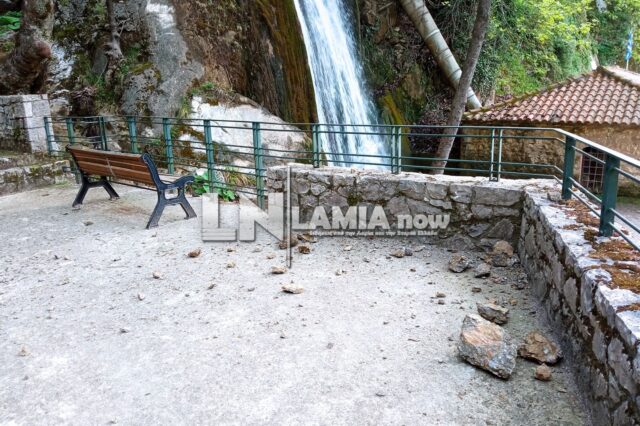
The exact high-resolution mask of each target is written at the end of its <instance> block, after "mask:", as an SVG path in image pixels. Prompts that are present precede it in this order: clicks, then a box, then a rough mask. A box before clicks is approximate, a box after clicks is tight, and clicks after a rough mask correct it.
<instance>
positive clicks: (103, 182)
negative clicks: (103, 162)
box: [73, 175, 120, 207]
mask: <svg viewBox="0 0 640 426" xmlns="http://www.w3.org/2000/svg"><path fill="white" fill-rule="evenodd" d="M98 186H101V187H103V188H104V189H105V191H107V193H108V194H109V198H110V199H112V200H117V199H118V198H120V196H118V193H117V192H116V191H115V189H113V186H111V184H110V183H109V181H108V180H107V179H106V178H102V179H100V180H99V181H97V182H91V181H90V180H89V178H88V177H86V176H84V175H83V176H82V186H81V187H80V191H78V195H76V199H75V200H74V201H73V207H78V206H79V205H81V204H82V202H83V201H84V197H86V196H87V192H88V191H89V188H96V187H98Z"/></svg>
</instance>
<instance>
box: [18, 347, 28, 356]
mask: <svg viewBox="0 0 640 426" xmlns="http://www.w3.org/2000/svg"><path fill="white" fill-rule="evenodd" d="M29 354H30V353H29V351H28V350H27V348H25V347H24V346H23V347H22V348H20V351H19V352H18V356H29Z"/></svg>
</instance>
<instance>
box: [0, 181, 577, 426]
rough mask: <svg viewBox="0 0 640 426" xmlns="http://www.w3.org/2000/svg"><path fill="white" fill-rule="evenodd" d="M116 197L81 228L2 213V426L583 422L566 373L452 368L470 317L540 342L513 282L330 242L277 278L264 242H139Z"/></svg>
mask: <svg viewBox="0 0 640 426" xmlns="http://www.w3.org/2000/svg"><path fill="white" fill-rule="evenodd" d="M119 190H120V192H121V195H122V198H121V199H120V200H118V201H115V202H110V201H107V200H106V199H105V198H106V197H105V194H104V193H102V192H101V191H100V190H92V191H90V193H89V196H88V197H87V201H86V202H85V206H84V207H83V208H82V210H79V211H74V210H72V209H71V207H70V204H71V201H72V200H73V197H74V195H75V192H76V188H75V187H72V186H69V187H52V188H48V189H44V190H37V191H32V192H28V193H23V194H16V195H10V196H6V197H2V198H0V223H2V231H1V236H2V245H1V246H0V255H1V256H0V342H2V344H1V345H0V383H1V386H0V423H2V424H34V423H56V424H57V423H68V424H107V423H114V422H117V423H118V424H193V423H207V424H429V425H431V424H437V425H445V424H474V425H476V424H477V425H489V424H493V425H496V424H514V425H520V424H526V425H536V424H539V425H546V424H563V425H580V424H585V423H586V424H588V423H589V419H588V418H587V416H586V414H585V411H584V409H583V407H582V405H581V403H580V396H579V395H580V394H579V392H578V391H577V389H576V388H575V385H574V383H573V377H572V374H571V369H570V366H569V365H568V363H567V362H566V361H565V362H563V363H562V364H560V365H559V366H557V367H553V380H552V381H551V382H548V383H543V382H539V381H536V380H534V379H533V369H534V364H533V363H530V362H528V361H524V360H522V359H518V361H517V362H518V365H517V367H516V371H515V373H514V375H513V376H512V378H511V379H510V380H508V381H504V380H500V379H497V378H495V377H493V376H491V375H489V374H488V373H486V372H484V371H481V370H478V369H476V368H474V367H472V366H470V365H468V364H466V363H464V362H462V361H461V360H460V359H459V358H458V356H457V350H456V347H455V345H456V343H457V340H458V334H459V332H460V326H461V324H462V319H463V318H464V316H465V315H466V314H467V313H472V312H475V310H476V308H475V304H476V302H479V301H487V300H497V301H501V302H503V303H507V304H508V305H509V308H510V309H511V319H510V321H509V323H508V324H507V325H506V326H505V328H506V329H507V330H508V331H509V332H510V333H511V334H512V335H513V336H514V338H515V339H516V340H517V341H520V340H521V339H522V338H523V337H524V335H525V334H526V333H527V332H529V331H531V330H533V329H536V328H538V329H541V330H543V331H545V332H548V329H547V327H546V325H545V322H544V321H543V320H542V319H541V318H542V317H541V315H540V314H539V312H538V306H537V305H536V302H535V299H534V297H533V296H532V295H530V294H529V291H528V289H523V290H518V289H516V288H515V287H512V286H511V285H510V284H512V283H514V282H515V280H516V279H517V276H518V274H519V273H520V272H519V270H518V269H517V268H514V269H499V270H496V274H497V275H498V276H499V277H500V276H504V277H506V278H505V280H504V283H500V279H497V280H496V281H498V282H494V281H493V280H491V279H485V280H482V279H477V278H473V274H472V273H471V272H467V273H463V274H452V273H450V272H448V271H447V268H446V264H447V261H448V259H449V257H450V256H451V253H450V252H448V251H447V250H446V249H445V248H444V247H443V246H442V242H441V241H426V242H424V241H404V240H398V239H376V240H368V239H357V240H356V239H341V238H325V239H322V240H320V241H319V242H318V243H316V244H313V245H312V252H311V254H309V255H301V254H296V255H295V258H294V266H293V268H292V269H291V270H290V271H289V272H288V273H286V274H284V275H271V273H270V271H271V267H272V266H279V265H282V264H284V251H281V250H278V248H277V245H276V244H275V242H274V241H273V240H272V239H271V238H270V237H269V236H267V235H265V234H260V235H259V239H258V241H257V242H256V243H233V244H204V243H202V242H201V241H200V237H199V235H200V230H199V222H198V221H197V220H192V221H184V220H182V215H181V211H180V209H179V208H168V209H167V213H166V214H165V216H164V217H163V219H162V220H161V225H160V227H159V228H158V229H156V230H152V231H147V230H145V229H144V225H145V224H146V221H147V218H148V214H149V212H150V211H151V209H152V207H153V203H154V200H155V195H154V194H153V193H151V192H144V191H139V190H129V189H127V190H123V189H122V187H120V188H119ZM193 204H194V208H195V209H196V211H197V212H200V204H199V202H198V200H193ZM233 209H234V207H233V206H225V208H224V209H223V216H226V217H227V218H228V217H231V216H232V215H231V213H232V211H233ZM90 222H93V223H92V224H89V223H90ZM85 223H87V224H88V225H87V224H85ZM422 245H425V248H424V250H422V251H417V252H416V253H415V254H414V256H412V257H405V258H402V259H396V258H391V257H389V256H388V255H389V253H391V252H392V251H394V250H397V249H398V248H399V247H402V246H408V247H412V248H413V249H414V250H415V249H417V248H419V247H420V246H422ZM345 246H352V249H351V250H350V251H345ZM196 248H201V249H202V254H201V255H200V256H199V257H197V258H188V257H187V253H188V252H190V251H191V250H194V249H196ZM272 254H275V255H276V256H275V258H273V259H269V257H272V256H271V255H272ZM468 254H469V255H470V256H471V257H473V258H476V257H478V256H479V255H480V254H479V253H468ZM229 262H235V265H236V266H235V267H233V268H228V267H227V266H228V264H229ZM338 269H342V270H344V271H345V272H346V273H344V274H342V275H336V270H338ZM153 272H159V273H161V274H162V276H163V278H162V279H154V278H153V276H152V274H153ZM291 281H293V282H294V284H297V285H302V286H303V287H304V288H305V292H304V293H303V294H298V295H291V294H284V293H282V292H281V291H280V288H281V286H282V285H283V284H287V283H290V282H291ZM473 286H477V287H480V288H481V289H482V290H481V292H479V293H474V292H472V290H471V288H472V287H473ZM436 292H443V293H445V294H446V297H445V298H444V300H445V304H444V305H440V304H438V303H437V300H436V298H435V295H436ZM141 299H142V300H141ZM516 303H517V304H516Z"/></svg>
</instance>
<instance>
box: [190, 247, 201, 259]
mask: <svg viewBox="0 0 640 426" xmlns="http://www.w3.org/2000/svg"><path fill="white" fill-rule="evenodd" d="M200 254H202V249H199V248H197V249H195V250H191V251H190V252H189V253H187V256H189V257H192V258H194V257H198V256H200Z"/></svg>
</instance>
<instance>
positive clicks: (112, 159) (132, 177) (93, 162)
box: [67, 146, 157, 186]
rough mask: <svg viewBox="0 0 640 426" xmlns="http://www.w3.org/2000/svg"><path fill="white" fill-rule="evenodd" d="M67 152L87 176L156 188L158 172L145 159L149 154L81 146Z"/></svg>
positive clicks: (69, 148) (149, 161)
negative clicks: (155, 176)
mask: <svg viewBox="0 0 640 426" xmlns="http://www.w3.org/2000/svg"><path fill="white" fill-rule="evenodd" d="M67 151H69V153H70V154H71V155H72V156H73V159H74V160H75V162H76V164H77V166H78V168H79V169H80V171H81V172H83V173H84V174H85V175H92V176H94V175H95V176H108V177H112V178H117V179H122V180H128V181H132V182H138V183H143V184H146V185H151V186H156V182H155V179H154V172H155V174H156V175H157V171H156V170H155V167H154V166H153V165H152V164H153V163H152V162H151V160H150V159H149V158H146V159H145V156H147V157H148V154H143V155H140V154H125V153H121V152H111V151H99V150H97V149H88V148H84V147H80V146H78V147H75V146H68V147H67ZM145 160H146V161H145ZM149 163H151V166H150V164H149ZM152 168H153V170H152Z"/></svg>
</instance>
